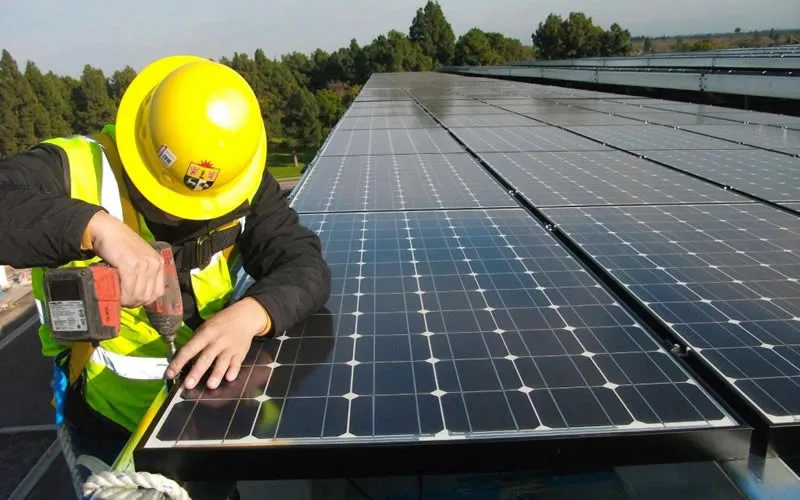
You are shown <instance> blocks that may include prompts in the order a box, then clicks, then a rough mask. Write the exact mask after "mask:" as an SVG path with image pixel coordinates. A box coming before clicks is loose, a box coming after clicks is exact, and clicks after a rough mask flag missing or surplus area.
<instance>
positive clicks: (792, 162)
mask: <svg viewBox="0 0 800 500" xmlns="http://www.w3.org/2000/svg"><path fill="white" fill-rule="evenodd" d="M636 153H637V154H640V155H642V156H645V157H647V158H650V159H652V160H655V161H658V162H661V163H664V164H666V165H670V166H672V167H675V168H679V169H681V170H684V171H686V172H690V173H692V174H695V175H699V176H702V177H704V178H706V179H710V180H713V181H716V182H719V183H721V184H724V185H726V186H730V187H732V188H735V189H738V190H739V191H742V192H745V193H749V194H751V195H754V196H758V197H761V198H763V199H766V200H769V201H773V202H782V201H800V159H799V158H793V157H791V156H786V155H783V154H780V153H771V152H769V151H762V150H759V149H745V150H704V151H636Z"/></svg>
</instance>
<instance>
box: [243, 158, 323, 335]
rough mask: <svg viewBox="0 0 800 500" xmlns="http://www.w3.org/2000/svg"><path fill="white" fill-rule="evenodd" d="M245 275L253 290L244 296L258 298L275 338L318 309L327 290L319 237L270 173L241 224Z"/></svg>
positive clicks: (265, 174) (264, 178)
mask: <svg viewBox="0 0 800 500" xmlns="http://www.w3.org/2000/svg"><path fill="white" fill-rule="evenodd" d="M239 249H240V252H241V256H242V265H243V267H244V270H245V271H246V272H247V274H249V275H250V276H251V277H252V278H253V280H254V283H253V285H252V286H251V287H250V288H249V289H248V290H247V291H246V292H245V293H244V297H252V298H254V299H256V300H257V301H258V302H259V303H260V304H261V305H262V306H263V307H264V309H266V311H267V313H268V314H269V316H270V319H271V321H272V327H271V330H270V331H269V332H268V333H267V334H268V335H273V334H275V333H278V334H280V333H282V332H283V331H285V330H288V329H289V328H291V327H292V326H294V325H295V324H296V323H298V322H300V321H303V320H304V319H306V318H307V317H308V316H309V315H311V314H313V313H314V312H316V311H317V310H319V309H321V308H322V306H323V305H325V303H326V302H327V301H328V298H329V296H330V291H331V271H330V268H329V267H328V264H327V263H326V262H325V260H324V259H323V256H322V245H321V242H320V239H319V237H318V236H317V235H316V233H314V232H313V231H311V230H310V229H308V228H306V227H304V226H302V225H301V224H300V221H299V216H298V214H297V212H295V211H294V210H293V209H292V208H290V207H289V203H288V201H287V200H286V199H285V198H284V197H282V196H281V190H280V184H278V181H276V180H275V178H274V177H273V176H272V174H270V173H269V172H268V171H265V172H264V177H263V179H262V182H261V187H260V188H259V191H258V193H257V194H256V197H255V198H254V201H253V207H252V209H251V211H250V213H249V214H248V216H247V219H246V220H245V230H244V232H243V234H242V238H241V240H240V242H239Z"/></svg>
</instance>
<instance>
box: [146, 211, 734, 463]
mask: <svg viewBox="0 0 800 500" xmlns="http://www.w3.org/2000/svg"><path fill="white" fill-rule="evenodd" d="M302 222H303V224H305V225H307V226H308V227H310V228H313V229H314V230H315V231H317V232H318V234H319V235H320V238H321V239H322V242H323V245H324V253H325V257H326V259H327V260H328V262H329V263H330V266H331V270H332V273H333V295H332V296H331V299H330V300H329V302H328V304H327V306H326V309H325V310H323V311H321V312H320V313H318V314H316V315H314V316H312V317H311V318H309V319H308V320H307V321H305V322H304V323H302V324H301V325H299V326H298V327H296V328H293V329H291V330H290V331H288V332H286V333H285V334H284V335H280V336H279V337H277V338H275V339H271V340H267V341H265V342H263V343H255V344H254V345H255V347H254V348H253V349H252V350H251V352H250V355H249V356H248V358H247V360H246V362H245V363H244V364H243V368H242V372H241V375H240V377H239V378H238V379H237V380H236V381H235V382H233V383H227V382H223V384H224V385H223V386H222V387H221V388H218V389H216V390H207V389H195V390H191V391H185V390H183V389H177V390H176V394H175V396H174V397H172V398H171V399H170V400H169V402H168V403H167V404H166V405H165V408H164V410H163V411H162V412H161V413H160V414H159V416H158V417H157V418H156V420H155V423H154V425H153V426H152V427H151V432H149V433H148V434H147V435H146V436H145V438H144V439H143V443H142V445H141V447H140V449H139V450H138V452H137V455H136V457H135V459H136V464H137V467H143V468H144V469H145V470H155V471H158V470H162V468H163V467H164V464H165V463H173V462H174V460H181V459H185V460H187V461H189V462H193V463H196V464H197V465H198V466H199V467H200V469H202V468H203V467H205V468H206V469H207V468H208V467H209V466H208V463H209V460H208V455H206V458H205V459H204V460H202V462H203V463H204V464H205V465H203V463H200V462H201V461H200V460H198V458H197V457H198V455H197V451H200V450H205V451H206V452H208V451H211V452H213V451H214V450H218V451H221V454H220V456H219V457H217V458H221V457H222V456H223V454H224V456H226V457H230V456H231V455H229V454H226V453H229V452H230V451H232V450H235V449H237V448H239V449H242V450H246V451H248V452H250V453H258V452H262V453H264V454H272V455H270V456H273V457H274V456H276V455H274V453H275V452H276V451H277V450H281V449H285V448H297V451H296V452H297V453H302V451H303V450H305V452H306V453H307V455H303V456H302V458H300V455H298V456H297V458H296V460H297V462H296V463H292V464H290V465H291V466H294V467H299V466H300V465H301V464H304V466H307V465H308V463H309V462H308V460H309V459H310V458H312V457H319V455H317V453H319V451H317V450H318V449H319V448H320V447H326V446H328V447H329V446H332V445H334V444H339V445H341V444H350V445H355V444H369V445H370V447H371V448H372V449H376V448H377V449H382V448H383V447H386V448H388V449H389V450H391V449H394V448H393V446H396V445H397V444H413V443H419V444H422V443H426V444H428V445H431V444H433V445H436V444H440V445H441V444H447V443H448V442H449V443H453V442H454V441H455V442H461V443H469V442H476V441H478V442H479V441H482V440H486V439H492V440H496V439H503V438H506V439H509V438H517V439H522V438H534V439H535V438H542V439H545V438H547V439H553V438H557V437H559V436H560V437H565V436H566V437H578V436H582V437H587V436H590V435H591V434H597V433H603V434H604V435H607V436H614V435H629V436H636V435H639V436H643V435H646V434H647V432H648V431H655V432H658V433H663V432H664V431H667V430H671V431H673V432H675V431H678V430H683V431H686V430H702V429H706V430H711V429H719V428H725V427H731V426H735V425H736V423H735V421H734V420H733V419H732V417H731V416H730V415H729V414H728V413H727V412H726V411H725V410H724V409H722V408H721V407H720V405H719V404H718V403H716V402H715V401H714V400H713V399H712V398H711V397H710V396H709V395H708V394H707V392H706V391H705V390H704V389H703V388H702V387H701V386H700V385H699V384H698V383H697V382H696V380H695V379H693V378H692V376H691V375H690V374H689V373H688V372H687V371H686V370H685V369H684V368H682V367H681V365H680V364H679V363H678V362H676V360H675V358H674V357H673V356H672V355H671V354H669V353H668V352H667V351H665V350H664V348H662V347H661V346H660V345H659V344H658V343H656V342H655V341H654V340H653V338H652V337H651V336H650V335H649V334H648V333H647V332H646V331H645V330H643V329H642V328H641V327H640V326H638V324H637V323H636V321H635V320H634V319H633V318H632V317H631V316H630V315H629V314H628V313H627V312H626V311H625V309H623V308H622V307H620V306H619V305H618V304H617V303H616V302H615V301H614V299H613V298H612V297H611V296H609V295H608V294H607V293H606V292H605V291H604V289H603V288H601V287H600V286H599V285H598V284H597V283H596V282H595V281H594V280H593V279H592V278H591V277H590V275H589V274H588V273H587V272H586V271H585V270H584V269H583V268H582V267H581V266H580V265H579V264H578V263H577V262H576V261H575V260H573V259H572V257H570V255H569V254H568V253H567V252H566V251H565V250H564V249H563V248H562V247H561V246H560V245H559V244H558V243H557V242H556V241H555V240H554V239H553V238H552V236H551V235H550V234H549V233H548V232H547V231H545V230H544V229H543V228H541V227H540V226H539V225H537V224H534V223H532V219H531V218H530V216H529V215H527V214H526V213H525V212H524V211H523V210H522V209H510V210H491V211H483V210H465V211H450V212H447V211H428V212H407V213H378V214H372V213H363V214H325V215H313V216H311V215H305V216H302ZM200 387H203V386H200ZM571 441H572V442H574V441H573V440H571ZM533 446H536V445H533ZM415 449H416V450H417V453H419V454H425V453H429V450H430V446H427V447H421V448H415ZM533 449H536V448H533ZM148 450H149V451H151V452H152V453H150V454H147V453H143V452H144V451H148ZM634 452H635V451H630V452H629V453H634ZM280 456H281V457H282V458H281V461H283V460H286V459H287V458H286V455H280ZM387 456H388V455H387ZM420 456H421V455H420ZM482 456H483V455H482ZM180 457H182V458H180ZM554 458H555V457H549V458H548V460H553V459H554ZM229 459H230V458H228V460H229ZM210 462H211V463H215V464H219V461H218V460H210ZM383 462H384V463H385V469H386V470H387V471H388V470H392V469H393V468H394V465H390V464H389V463H388V462H391V461H383ZM255 465H257V467H258V470H259V471H260V473H261V474H266V475H269V471H267V469H271V467H270V466H265V465H264V462H263V457H262V459H260V460H258V459H256V456H252V457H251V459H249V460H246V459H242V460H241V463H237V465H236V467H237V472H238V473H239V474H242V472H241V470H243V469H246V468H250V469H253V468H254V466H255ZM333 465H335V464H333ZM324 467H326V468H327V467H328V465H325V466H324ZM348 467H350V470H351V472H352V470H353V469H352V467H357V465H356V464H354V463H351V462H348ZM179 469H180V470H181V472H182V473H184V474H185V475H186V476H187V477H189V476H191V475H192V474H201V472H198V470H197V469H194V468H191V467H179ZM262 477H263V476H262Z"/></svg>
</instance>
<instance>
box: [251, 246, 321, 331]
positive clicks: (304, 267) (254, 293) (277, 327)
mask: <svg viewBox="0 0 800 500" xmlns="http://www.w3.org/2000/svg"><path fill="white" fill-rule="evenodd" d="M330 292H331V273H330V269H329V267H328V265H327V264H326V263H325V262H324V261H323V260H321V259H319V258H314V257H313V256H306V257H302V258H300V259H298V260H296V261H293V262H292V263H291V265H286V266H285V267H284V268H283V269H278V270H276V271H274V272H272V273H270V274H269V275H267V276H266V277H264V278H261V279H259V280H256V282H255V283H253V285H252V286H251V287H250V288H249V289H248V290H247V291H246V292H245V294H244V296H245V297H252V298H253V299H255V300H257V301H258V302H259V303H260V304H261V306H262V307H264V309H265V310H266V311H267V313H268V314H269V316H270V320H271V322H272V328H271V330H272V331H271V333H272V334H278V335H280V333H281V332H283V331H284V330H287V329H289V328H291V327H292V326H293V325H295V324H296V323H297V322H299V321H302V320H303V319H305V318H306V317H307V316H308V315H310V314H312V313H314V312H316V311H317V310H319V309H320V308H321V307H322V306H323V305H325V302H327V301H328V297H329V296H330Z"/></svg>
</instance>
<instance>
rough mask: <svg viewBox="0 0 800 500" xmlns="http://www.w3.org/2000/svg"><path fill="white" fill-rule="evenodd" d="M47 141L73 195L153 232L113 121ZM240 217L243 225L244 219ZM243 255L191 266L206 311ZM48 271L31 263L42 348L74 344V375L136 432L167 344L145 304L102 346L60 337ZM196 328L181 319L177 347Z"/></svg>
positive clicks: (227, 291)
mask: <svg viewBox="0 0 800 500" xmlns="http://www.w3.org/2000/svg"><path fill="white" fill-rule="evenodd" d="M44 142H45V143H50V144H54V145H56V146H59V147H60V148H61V149H63V150H64V152H65V153H66V156H67V159H68V162H69V173H70V179H69V180H70V193H71V197H72V198H75V199H80V200H83V201H86V202H88V203H93V204H96V205H100V206H102V207H103V208H105V209H106V210H107V211H108V212H109V214H111V215H113V216H115V217H117V218H118V219H120V220H123V221H124V222H125V223H126V224H127V225H128V226H129V227H131V228H132V229H133V230H134V231H137V232H138V233H139V234H140V235H141V236H142V237H143V239H145V240H146V241H149V242H152V241H153V240H154V237H153V235H152V234H151V233H150V231H149V230H148V229H147V225H146V224H145V221H144V218H143V217H142V216H141V214H139V213H138V212H137V211H136V210H135V209H134V208H133V205H132V204H131V203H130V199H129V197H128V192H127V189H126V187H125V184H124V181H123V179H122V164H121V162H120V160H119V156H118V154H117V150H116V146H115V142H114V127H113V125H108V126H106V127H105V128H104V129H103V131H102V132H101V133H100V134H97V135H95V136H92V137H87V136H81V135H76V136H71V137H66V138H56V139H49V140H47V141H44ZM238 222H239V224H240V225H241V226H242V228H243V227H244V219H240V220H239V221H238ZM99 260H100V259H99V258H92V259H90V260H84V261H73V262H70V263H68V264H66V265H65V266H62V267H83V266H87V265H89V264H91V263H94V262H97V261H99ZM239 260H240V259H239V256H238V252H237V251H236V245H234V246H232V247H230V248H227V249H225V250H221V251H218V252H216V253H215V254H214V255H213V256H212V258H211V260H210V263H209V264H208V265H207V266H206V267H204V268H203V269H197V268H195V269H192V270H191V272H190V274H191V283H192V288H193V294H194V297H195V300H196V302H197V308H198V311H199V313H200V316H201V317H202V318H203V319H208V318H210V317H211V316H212V315H213V314H215V313H216V312H218V311H219V310H221V309H222V308H223V307H224V306H225V305H226V304H227V302H228V300H229V299H230V297H231V295H232V292H233V289H234V284H235V277H236V276H237V275H238V274H239V271H240V269H241V264H240V262H239ZM46 271H47V270H46V268H34V269H32V270H31V278H32V288H33V295H34V299H35V301H36V307H37V309H38V313H39V319H40V322H41V326H40V327H39V338H40V340H41V343H42V353H43V354H44V355H45V356H51V357H55V356H58V355H59V354H60V353H62V352H63V351H64V350H66V349H69V350H71V352H70V366H69V383H70V384H72V383H74V381H75V380H77V378H78V377H79V376H81V375H83V376H84V377H85V378H84V380H85V398H86V402H87V404H88V405H89V406H90V407H92V408H93V409H94V410H96V411H97V412H99V413H101V414H102V415H104V416H105V417H106V418H109V419H110V420H112V421H114V422H116V423H118V424H119V425H121V426H123V427H125V428H127V429H128V430H130V431H131V432H133V431H134V430H135V428H136V426H137V425H138V423H139V421H140V420H141V417H142V416H143V415H144V413H145V412H146V411H147V409H148V407H149V406H150V404H151V403H152V401H153V400H154V398H155V397H156V395H157V393H158V392H159V391H160V390H161V388H162V387H163V385H164V372H165V370H166V366H167V359H166V356H167V344H166V343H165V342H164V340H163V339H162V338H161V337H160V336H159V335H158V333H157V332H156V331H155V330H154V329H153V328H152V327H151V326H150V323H149V322H148V320H147V315H146V313H145V311H144V309H143V308H142V307H138V308H132V309H126V308H123V310H122V316H121V322H120V324H121V328H120V332H119V335H118V336H117V337H116V338H114V339H111V340H106V341H103V342H100V343H99V344H98V345H97V346H96V347H93V346H91V344H89V343H87V342H76V343H71V344H69V345H64V344H61V343H58V342H56V341H55V340H54V339H53V336H52V331H51V330H50V328H49V327H48V326H47V321H46V314H47V311H46V307H45V306H44V292H43V286H42V283H43V281H42V278H43V276H44V273H45V272H46ZM232 277H233V278H232ZM192 333H193V332H192V330H191V329H190V328H189V327H188V326H186V325H185V324H184V325H182V326H181V328H180V330H179V331H178V334H177V336H176V347H178V348H180V346H182V345H183V344H185V343H186V341H187V340H188V339H189V338H190V337H191V335H192Z"/></svg>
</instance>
